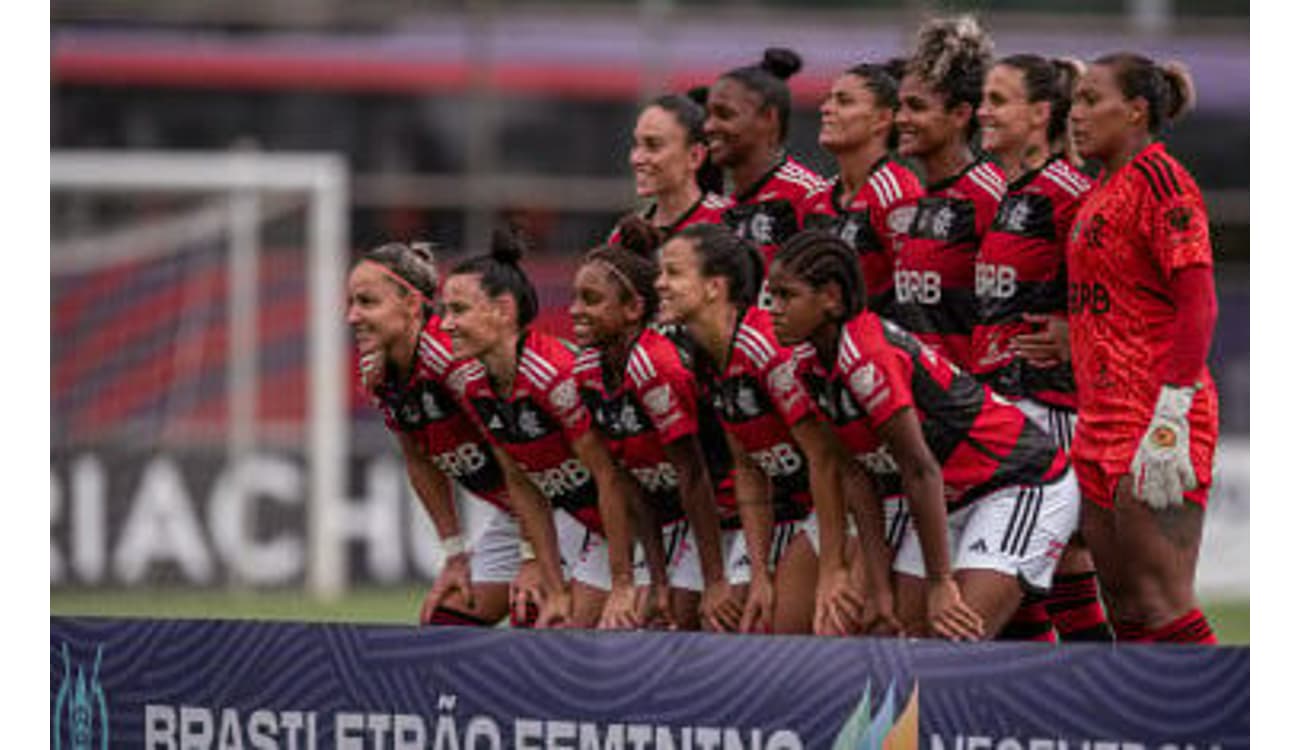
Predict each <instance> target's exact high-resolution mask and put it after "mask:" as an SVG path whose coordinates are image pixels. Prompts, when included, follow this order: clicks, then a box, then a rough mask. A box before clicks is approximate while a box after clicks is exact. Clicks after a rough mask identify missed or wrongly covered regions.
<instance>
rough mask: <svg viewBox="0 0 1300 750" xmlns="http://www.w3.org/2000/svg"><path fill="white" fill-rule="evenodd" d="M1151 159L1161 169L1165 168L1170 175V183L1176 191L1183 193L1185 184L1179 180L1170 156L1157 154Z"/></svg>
mask: <svg viewBox="0 0 1300 750" xmlns="http://www.w3.org/2000/svg"><path fill="white" fill-rule="evenodd" d="M1149 161H1150V162H1151V163H1153V164H1156V165H1157V166H1159V167H1160V169H1162V170H1164V173H1165V174H1167V175H1169V183H1170V184H1171V185H1173V186H1174V192H1176V193H1178V194H1179V195H1182V194H1183V186H1182V184H1181V183H1180V182H1179V180H1178V174H1177V172H1175V171H1174V168H1173V165H1172V164H1170V163H1169V157H1167V156H1162V155H1159V154H1156V155H1153V156H1152V157H1151V159H1150V160H1149Z"/></svg>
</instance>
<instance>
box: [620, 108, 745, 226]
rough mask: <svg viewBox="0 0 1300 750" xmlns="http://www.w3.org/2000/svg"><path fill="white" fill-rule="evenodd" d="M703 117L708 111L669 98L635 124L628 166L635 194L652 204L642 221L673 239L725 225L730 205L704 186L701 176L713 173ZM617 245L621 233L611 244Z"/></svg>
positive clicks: (645, 112)
mask: <svg viewBox="0 0 1300 750" xmlns="http://www.w3.org/2000/svg"><path fill="white" fill-rule="evenodd" d="M704 118H705V112H704V108H703V107H702V106H700V105H699V104H697V103H696V102H694V101H693V100H691V98H690V97H688V96H683V95H681V94H668V95H665V96H661V97H659V98H657V99H655V100H653V101H651V102H650V103H649V104H648V105H646V106H645V108H643V109H642V110H641V114H640V115H638V116H637V119H636V129H635V130H634V131H633V132H632V151H631V152H630V153H629V154H628V162H629V163H630V164H631V165H632V174H633V176H634V177H635V178H636V194H637V195H638V196H640V197H642V198H651V199H653V202H652V203H651V204H650V205H649V206H648V207H647V208H646V210H645V211H644V212H643V213H642V214H641V217H642V218H644V219H645V220H647V221H649V222H650V223H652V224H653V225H654V226H655V227H657V228H659V229H661V230H663V231H664V232H665V233H666V234H668V235H672V234H673V233H674V232H676V231H677V230H679V229H683V228H685V227H688V226H690V225H691V224H698V223H701V222H705V223H709V224H716V223H718V222H719V221H721V220H722V209H723V208H724V206H725V201H724V200H723V199H722V197H721V196H718V195H714V194H713V193H710V192H708V191H707V190H705V189H704V186H703V185H702V184H701V173H702V172H703V171H707V170H709V169H711V168H712V165H711V164H710V163H709V149H708V146H707V145H706V143H705V138H704ZM618 242H619V230H618V229H617V228H616V229H615V230H614V232H613V234H611V235H610V238H609V244H611V245H616V244H618Z"/></svg>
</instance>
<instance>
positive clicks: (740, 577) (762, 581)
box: [656, 224, 861, 634]
mask: <svg viewBox="0 0 1300 750" xmlns="http://www.w3.org/2000/svg"><path fill="white" fill-rule="evenodd" d="M762 276H763V268H762V259H761V258H760V257H759V256H758V253H757V252H756V251H755V250H754V248H753V246H752V245H750V244H749V243H748V242H747V241H745V240H743V239H741V238H739V237H737V236H735V235H734V234H732V233H731V232H729V231H727V230H726V229H725V228H724V227H721V226H716V225H712V224H697V225H695V226H693V227H689V228H687V229H685V230H682V231H681V232H679V233H678V234H677V235H676V236H675V237H673V239H671V240H669V241H668V243H667V244H665V245H664V247H663V249H662V251H661V253H660V272H659V278H658V281H657V282H656V288H657V289H658V291H659V297H660V300H661V303H660V305H661V313H660V320H663V321H665V322H669V323H680V324H682V325H683V326H684V327H685V330H686V333H687V335H689V336H690V338H691V339H692V340H693V341H694V342H695V344H696V345H697V346H698V348H699V349H700V356H699V358H698V362H697V368H696V369H697V372H700V373H701V378H702V380H703V381H704V382H705V383H707V387H708V388H709V390H710V393H711V394H712V397H713V401H714V406H715V408H716V409H717V412H718V415H719V417H720V418H721V420H722V423H723V428H724V429H725V430H726V433H727V442H728V444H729V445H730V448H731V453H732V457H733V459H734V461H735V464H736V503H737V507H738V511H739V515H740V518H741V524H742V527H743V530H744V531H743V534H744V535H743V538H739V539H733V540H731V543H730V547H731V550H730V561H731V562H730V566H731V580H732V582H733V583H743V582H746V581H747V582H748V584H749V590H748V594H747V600H746V605H745V613H744V620H743V621H742V630H750V629H753V628H757V629H759V630H763V631H765V630H769V629H770V627H771V624H772V623H773V622H775V626H776V629H777V630H778V631H779V632H788V631H792V630H799V629H800V628H802V627H804V623H807V622H812V625H813V627H814V629H815V630H816V632H818V633H825V634H831V633H848V632H851V631H852V630H854V629H856V621H857V619H858V616H859V610H860V607H861V602H860V599H859V597H858V596H857V594H856V593H855V592H854V591H853V587H852V586H851V584H850V583H849V576H848V567H847V564H844V563H845V561H846V559H847V557H846V544H845V541H844V539H843V538H830V537H828V536H827V535H825V534H824V535H822V540H823V542H824V549H825V550H827V552H826V554H825V555H824V557H826V558H827V559H828V560H830V561H833V563H834V565H833V566H832V568H833V569H827V570H826V571H825V572H824V574H823V575H821V576H820V577H819V578H818V580H817V582H816V585H815V590H816V594H815V601H808V598H807V596H806V592H808V591H812V590H813V589H814V586H813V583H812V582H811V581H807V580H800V579H799V578H798V577H788V576H785V575H783V574H782V571H783V570H784V567H783V566H784V562H785V561H784V560H783V553H784V552H785V549H786V545H787V544H788V543H789V541H790V539H791V538H793V536H794V534H795V533H796V532H797V531H799V526H800V522H801V521H802V520H803V519H804V518H805V517H807V516H808V512H809V510H810V506H811V505H812V504H813V502H814V501H815V502H816V503H817V506H818V508H821V507H822V506H823V505H825V507H826V509H827V512H830V513H841V514H842V513H843V499H842V496H841V487H840V466H839V460H840V451H839V446H838V445H836V443H835V438H834V435H833V434H832V433H831V431H830V430H829V428H828V426H827V425H826V424H825V423H824V422H822V421H821V420H820V418H819V417H818V415H817V412H816V409H815V407H814V406H813V404H812V401H811V400H810V399H809V397H808V394H807V392H806V391H805V390H804V389H803V387H802V386H801V385H800V383H799V381H798V379H797V377H796V375H795V371H794V368H795V362H794V360H793V359H792V358H791V352H790V350H789V349H787V348H786V347H783V346H781V345H779V344H778V343H777V342H776V339H775V336H774V334H773V333H772V322H771V318H770V316H769V315H768V314H767V312H765V311H763V310H759V309H757V308H755V307H753V304H754V301H755V299H756V297H757V293H758V288H759V282H760V280H761V279H762ZM810 489H811V493H810V492H809V490H810ZM774 525H775V526H776V534H775V536H776V538H775V541H773V538H772V537H773V526H774ZM778 560H779V561H781V565H779V566H778V568H777V575H776V581H775V587H774V584H773V580H772V576H771V573H770V572H769V567H770V566H771V565H773V564H775V563H777V561H778ZM800 567H801V568H802V567H803V566H800ZM807 609H813V610H814V612H815V617H814V616H810V615H809V613H808V612H807V611H801V610H807Z"/></svg>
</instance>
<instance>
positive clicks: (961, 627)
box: [925, 575, 984, 641]
mask: <svg viewBox="0 0 1300 750" xmlns="http://www.w3.org/2000/svg"><path fill="white" fill-rule="evenodd" d="M926 588H927V592H926V600H925V606H926V618H927V619H928V620H929V625H930V630H931V631H933V632H934V634H935V635H937V636H939V637H940V638H947V639H949V640H953V641H977V640H980V639H982V638H983V637H984V618H982V617H980V614H979V613H978V612H976V611H975V610H974V609H972V608H971V606H970V605H969V604H967V603H966V600H965V599H963V598H962V595H961V588H960V587H958V586H957V581H956V580H955V579H953V577H952V576H951V575H949V576H943V577H941V578H936V579H931V580H928V581H927V586H926Z"/></svg>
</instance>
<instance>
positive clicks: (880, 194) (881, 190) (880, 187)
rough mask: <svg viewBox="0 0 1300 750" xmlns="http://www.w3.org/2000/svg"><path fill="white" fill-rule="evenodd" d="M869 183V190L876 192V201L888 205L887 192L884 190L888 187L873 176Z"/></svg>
mask: <svg viewBox="0 0 1300 750" xmlns="http://www.w3.org/2000/svg"><path fill="white" fill-rule="evenodd" d="M869 184H870V185H871V190H872V191H873V192H875V194H876V202H877V203H879V204H880V205H882V206H885V205H888V204H889V193H887V192H886V191H887V190H888V188H887V187H886V186H884V184H883V183H882V182H881V181H880V180H877V179H876V178H875V177H872V178H871V180H870V181H869Z"/></svg>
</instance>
